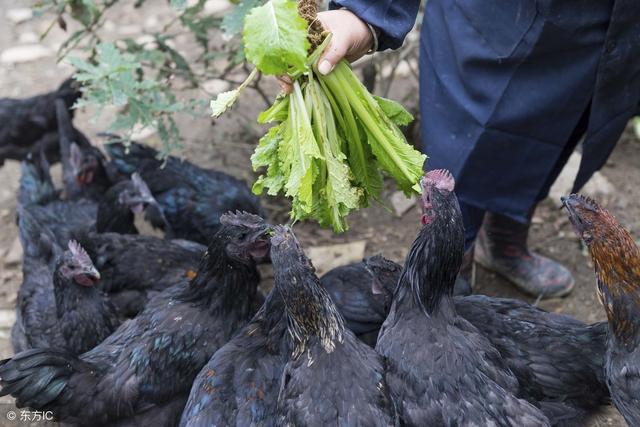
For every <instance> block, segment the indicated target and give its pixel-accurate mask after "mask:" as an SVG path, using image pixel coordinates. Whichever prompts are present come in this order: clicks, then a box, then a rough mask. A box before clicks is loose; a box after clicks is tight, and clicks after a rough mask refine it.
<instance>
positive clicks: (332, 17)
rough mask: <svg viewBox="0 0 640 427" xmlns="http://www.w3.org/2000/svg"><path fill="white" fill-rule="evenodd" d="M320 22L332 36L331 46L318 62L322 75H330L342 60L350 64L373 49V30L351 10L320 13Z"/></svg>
mask: <svg viewBox="0 0 640 427" xmlns="http://www.w3.org/2000/svg"><path fill="white" fill-rule="evenodd" d="M318 20H319V21H320V23H321V24H322V26H323V27H324V29H325V30H327V31H329V32H331V34H332V37H331V41H330V42H329V46H327V48H326V49H325V51H324V53H323V54H322V56H321V57H320V60H319V61H318V71H319V72H320V74H325V75H326V74H329V73H330V72H331V71H332V70H333V68H334V67H335V66H336V64H337V63H338V62H340V60H342V58H345V59H346V60H347V61H349V62H353V61H355V60H358V59H360V58H361V57H363V56H364V55H365V54H366V53H367V52H369V50H370V49H371V48H372V47H373V42H374V39H373V34H372V33H371V29H370V28H369V26H368V25H367V24H366V23H365V22H364V21H363V20H362V19H360V18H358V16H356V15H355V14H354V13H353V12H351V11H349V10H346V9H341V10H329V11H326V12H320V13H318Z"/></svg>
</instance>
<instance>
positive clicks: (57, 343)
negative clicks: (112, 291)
mask: <svg viewBox="0 0 640 427" xmlns="http://www.w3.org/2000/svg"><path fill="white" fill-rule="evenodd" d="M19 230H20V240H21V242H22V246H23V249H24V263H23V268H22V270H23V277H24V278H23V282H22V285H21V287H20V290H19V291H18V302H17V305H16V322H15V324H14V326H13V329H12V331H11V342H12V344H13V349H14V351H16V352H20V351H24V350H27V349H30V348H43V347H56V348H61V349H65V350H66V351H68V352H69V353H70V354H81V353H84V352H86V351H88V350H90V349H92V348H93V347H95V346H96V345H97V344H99V343H100V342H101V341H102V340H104V339H105V338H106V337H108V336H109V335H111V333H112V332H113V331H114V330H115V328H116V327H117V326H118V321H117V319H116V315H115V309H114V308H113V306H112V305H111V304H110V302H109V301H108V299H107V298H106V297H105V296H104V294H103V293H102V292H101V291H100V290H98V289H97V288H96V287H95V285H96V282H97V281H98V280H99V279H100V274H99V273H98V270H96V268H95V267H94V265H93V263H92V262H91V259H90V258H89V256H88V255H87V253H86V252H85V251H84V249H83V248H82V247H81V246H80V245H78V244H77V243H76V242H73V241H71V242H69V245H68V249H67V250H66V251H63V250H62V248H60V247H59V246H58V245H57V243H56V242H55V240H54V239H55V238H54V236H53V234H52V233H51V232H50V231H49V230H47V229H46V228H43V227H42V225H41V224H39V223H38V222H37V221H35V219H34V218H33V217H32V216H31V214H30V213H29V212H28V211H23V212H21V213H20V220H19Z"/></svg>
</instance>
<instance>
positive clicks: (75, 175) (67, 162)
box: [56, 99, 112, 200]
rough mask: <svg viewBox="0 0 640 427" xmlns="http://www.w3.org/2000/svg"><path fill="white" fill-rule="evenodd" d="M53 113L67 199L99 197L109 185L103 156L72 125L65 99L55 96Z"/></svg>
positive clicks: (97, 198) (109, 180) (110, 182)
mask: <svg viewBox="0 0 640 427" xmlns="http://www.w3.org/2000/svg"><path fill="white" fill-rule="evenodd" d="M56 116H57V123H58V135H59V145H60V159H61V162H62V179H63V183H64V189H65V196H66V198H67V199H78V198H89V199H94V200H100V199H101V198H102V195H103V194H104V193H105V192H106V191H107V189H108V188H109V187H111V185H112V181H111V178H110V177H109V175H108V173H107V170H106V167H105V164H106V157H105V156H104V154H102V152H101V151H100V150H99V149H98V148H96V147H94V146H93V145H91V142H90V141H89V140H88V139H87V137H86V136H84V135H83V134H82V132H80V131H78V130H77V129H75V128H74V126H73V123H72V122H71V115H70V114H69V111H68V109H67V108H66V106H65V104H64V102H63V101H62V100H60V99H57V100H56Z"/></svg>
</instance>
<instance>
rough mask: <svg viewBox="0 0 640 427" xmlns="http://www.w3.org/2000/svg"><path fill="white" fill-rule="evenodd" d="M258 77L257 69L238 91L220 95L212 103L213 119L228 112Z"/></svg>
mask: <svg viewBox="0 0 640 427" xmlns="http://www.w3.org/2000/svg"><path fill="white" fill-rule="evenodd" d="M257 75H258V70H257V69H256V68H254V69H253V71H251V73H249V76H247V78H246V79H245V81H244V82H242V84H241V85H240V86H238V88H237V89H234V90H230V91H227V92H222V93H219V94H218V96H217V97H216V99H214V100H212V101H211V104H210V108H211V116H212V117H216V118H217V117H220V115H221V114H222V113H224V112H225V111H227V110H228V109H229V108H231V106H232V105H233V104H234V103H235V102H236V100H237V99H238V96H240V93H242V91H243V90H244V88H246V87H247V85H249V84H250V83H251V82H252V81H253V79H254V78H255V77H256V76H257Z"/></svg>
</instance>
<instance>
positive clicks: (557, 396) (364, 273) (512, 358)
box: [322, 257, 609, 425]
mask: <svg viewBox="0 0 640 427" xmlns="http://www.w3.org/2000/svg"><path fill="white" fill-rule="evenodd" d="M376 258H378V259H376ZM380 258H381V257H374V258H372V259H369V260H365V262H364V263H356V264H353V265H351V266H347V267H339V268H337V269H335V270H332V272H330V273H327V274H326V275H325V277H323V278H322V282H323V284H325V286H326V287H327V290H328V291H329V293H330V294H331V297H332V299H333V300H334V301H336V306H337V307H338V309H339V310H340V313H341V314H342V315H343V316H344V318H345V321H346V323H347V326H348V327H349V328H352V327H353V328H355V330H358V331H362V330H363V329H361V328H362V325H365V326H366V329H364V330H366V331H368V332H367V333H366V334H364V335H359V338H360V339H362V340H364V341H365V342H367V343H370V342H371V340H372V339H373V340H374V344H375V340H376V339H377V336H378V331H379V329H380V326H381V325H382V322H383V321H384V319H385V318H386V316H387V314H388V312H389V306H390V301H391V300H392V298H393V293H394V290H395V288H396V284H397V283H398V280H399V279H400V273H401V270H402V267H401V266H400V265H398V264H396V263H394V262H393V261H390V260H387V259H384V258H382V259H380ZM374 259H376V261H375V262H374V263H372V262H371V261H372V260H374ZM345 271H347V272H348V274H344V272H345ZM325 279H328V282H327V283H325ZM380 292H382V293H380ZM454 304H455V308H456V312H457V314H458V315H459V316H462V317H464V318H465V319H466V320H467V321H468V322H470V323H471V324H473V326H475V327H476V328H478V330H479V331H480V332H482V334H483V335H484V336H485V337H487V338H488V339H489V341H491V344H493V346H494V347H495V348H496V349H498V351H499V352H500V355H501V356H502V358H503V360H504V361H505V362H506V363H507V365H508V367H509V368H510V369H511V371H512V372H513V373H514V375H515V376H516V378H518V382H519V383H520V393H519V395H518V397H522V398H524V399H526V400H528V401H529V402H531V403H533V404H535V405H539V404H540V402H543V405H544V407H545V413H546V409H551V408H550V406H551V404H552V403H553V402H559V403H562V404H564V407H563V408H562V409H563V411H564V412H565V413H564V414H560V417H559V419H558V417H554V419H553V421H554V424H556V423H559V422H562V423H568V422H575V423H578V424H579V425H581V424H583V421H582V420H581V419H575V417H583V416H588V415H589V414H590V413H593V412H595V411H597V410H598V409H599V407H601V406H602V405H606V404H608V402H609V391H608V389H607V385H606V382H605V378H604V370H603V366H604V352H605V347H606V334H607V324H606V322H605V323H603V322H600V323H596V324H594V325H586V324H584V323H583V322H580V321H578V320H576V319H574V318H572V317H570V316H567V315H563V314H559V313H549V312H547V311H544V310H542V309H539V308H537V307H534V306H532V305H530V304H527V303H525V302H522V301H519V300H515V299H505V298H492V297H487V296H484V295H473V296H466V297H461V296H456V297H455V298H454ZM572 418H573V419H572ZM570 420H571V421H570Z"/></svg>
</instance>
